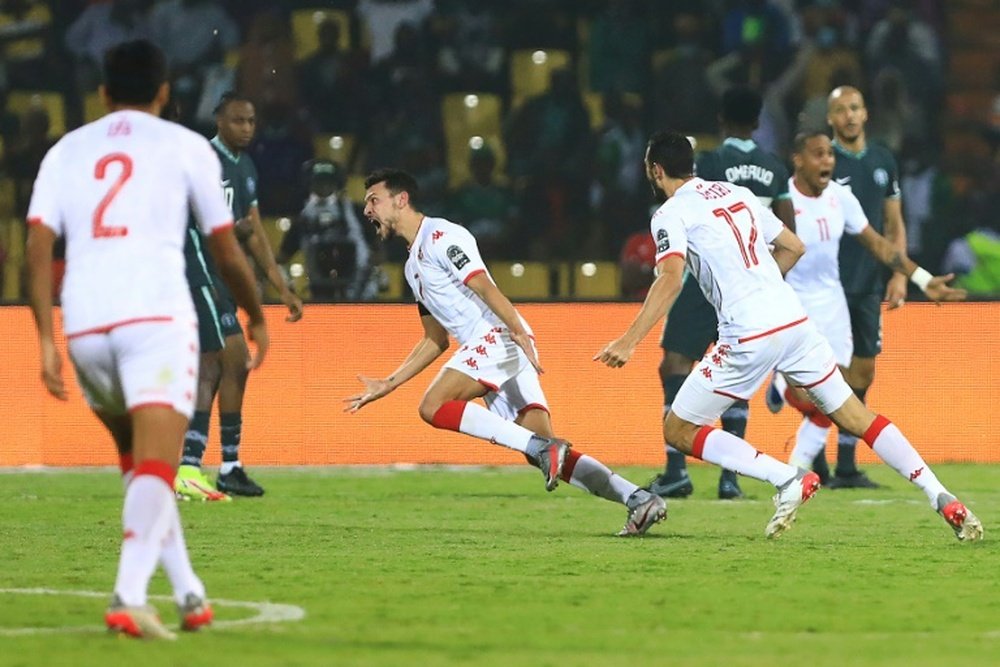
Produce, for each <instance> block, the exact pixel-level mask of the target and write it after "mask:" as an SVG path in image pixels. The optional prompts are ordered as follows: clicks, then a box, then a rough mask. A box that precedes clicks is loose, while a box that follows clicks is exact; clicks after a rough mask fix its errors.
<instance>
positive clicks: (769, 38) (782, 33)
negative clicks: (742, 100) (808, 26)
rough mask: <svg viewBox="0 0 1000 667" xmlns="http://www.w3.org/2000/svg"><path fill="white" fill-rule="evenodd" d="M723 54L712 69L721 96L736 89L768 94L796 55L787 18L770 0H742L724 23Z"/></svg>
mask: <svg viewBox="0 0 1000 667" xmlns="http://www.w3.org/2000/svg"><path fill="white" fill-rule="evenodd" d="M723 52H724V53H725V55H724V56H723V57H722V58H719V59H718V60H716V61H715V62H714V63H712V65H711V66H710V67H709V68H708V79H709V81H710V82H711V84H712V87H713V89H714V90H715V93H716V94H717V95H721V94H722V92H723V91H725V90H727V89H729V88H731V87H732V86H734V85H744V86H749V87H750V88H755V89H757V90H764V89H765V88H766V87H767V86H768V84H770V83H771V82H772V81H774V80H775V79H777V78H778V76H779V75H780V74H781V72H782V71H784V69H785V67H786V66H787V64H788V60H789V59H790V58H791V56H792V55H793V51H792V49H791V48H790V44H789V29H788V21H787V19H786V18H785V15H784V14H783V13H782V12H781V10H779V9H778V8H776V7H775V6H773V5H772V4H771V3H770V2H768V1H767V0H739V1H738V2H736V5H735V6H734V7H733V8H732V9H731V10H730V11H729V13H728V14H726V17H725V19H724V21H723Z"/></svg>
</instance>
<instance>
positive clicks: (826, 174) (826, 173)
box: [819, 170, 833, 181]
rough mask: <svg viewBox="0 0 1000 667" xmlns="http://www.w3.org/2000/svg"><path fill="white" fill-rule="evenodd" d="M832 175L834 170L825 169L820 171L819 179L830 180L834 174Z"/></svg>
mask: <svg viewBox="0 0 1000 667" xmlns="http://www.w3.org/2000/svg"><path fill="white" fill-rule="evenodd" d="M832 175H833V172H832V171H825V170H824V171H821V172H819V180H821V181H829V180H830V176H832Z"/></svg>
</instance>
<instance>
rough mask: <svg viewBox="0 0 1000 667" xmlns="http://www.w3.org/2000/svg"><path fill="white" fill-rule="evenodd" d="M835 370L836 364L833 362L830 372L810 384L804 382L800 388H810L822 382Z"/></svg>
mask: <svg viewBox="0 0 1000 667" xmlns="http://www.w3.org/2000/svg"><path fill="white" fill-rule="evenodd" d="M836 370H837V364H834V365H833V368H831V369H830V372H829V373H827V374H826V375H824V376H823V379H821V380H816V381H815V382H813V383H812V384H804V385H802V389H812V388H813V387H815V386H816V385H818V384H823V383H824V382H826V381H827V380H829V379H830V376H832V375H833V374H834V372H835V371H836Z"/></svg>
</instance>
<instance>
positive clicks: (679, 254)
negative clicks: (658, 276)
mask: <svg viewBox="0 0 1000 667" xmlns="http://www.w3.org/2000/svg"><path fill="white" fill-rule="evenodd" d="M674 256H676V257H680V258H681V259H684V258H685V257H686V255H685V254H684V253H682V252H681V251H680V250H671V251H670V252H668V253H667V254H665V255H663V256H662V257H657V258H656V263H657V264H659V263H660V262H662V261H663V260H665V259H666V258H667V257H674Z"/></svg>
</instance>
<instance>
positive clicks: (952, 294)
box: [924, 273, 969, 301]
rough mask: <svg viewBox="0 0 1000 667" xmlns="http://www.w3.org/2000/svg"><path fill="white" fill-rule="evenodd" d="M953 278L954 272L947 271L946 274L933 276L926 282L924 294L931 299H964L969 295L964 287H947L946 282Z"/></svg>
mask: <svg viewBox="0 0 1000 667" xmlns="http://www.w3.org/2000/svg"><path fill="white" fill-rule="evenodd" d="M954 278H955V274H954V273H949V274H948V275H946V276H934V277H933V278H931V281H930V282H929V283H927V289H926V290H924V294H926V295H927V298H929V299H931V300H933V301H965V298H966V297H967V296H968V295H969V293H968V292H966V291H965V290H964V289H956V288H954V287H948V282H949V281H951V280H953V279H954Z"/></svg>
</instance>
